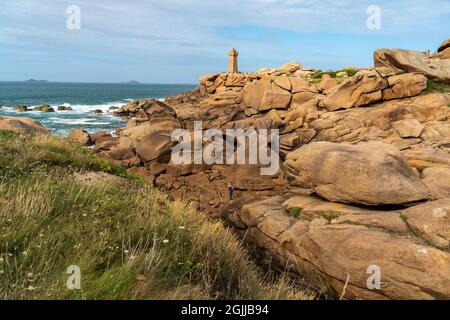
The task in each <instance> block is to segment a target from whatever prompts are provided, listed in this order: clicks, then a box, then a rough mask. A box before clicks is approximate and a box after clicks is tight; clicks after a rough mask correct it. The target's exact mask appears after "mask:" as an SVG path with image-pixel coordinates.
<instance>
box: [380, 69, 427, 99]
mask: <svg viewBox="0 0 450 320" xmlns="http://www.w3.org/2000/svg"><path fill="white" fill-rule="evenodd" d="M388 83H389V88H387V89H384V90H383V100H391V99H400V98H407V97H413V96H417V95H419V94H421V93H422V91H424V90H425V89H426V88H427V78H426V77H425V76H423V75H421V74H416V73H405V74H401V75H398V76H392V77H389V78H388Z"/></svg>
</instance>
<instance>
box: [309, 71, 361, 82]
mask: <svg viewBox="0 0 450 320" xmlns="http://www.w3.org/2000/svg"><path fill="white" fill-rule="evenodd" d="M340 72H345V73H347V75H348V76H349V77H353V76H354V75H355V74H356V73H357V72H358V70H353V69H342V70H338V71H322V70H316V71H315V72H314V73H313V74H312V75H311V79H312V80H313V81H314V80H321V79H322V76H323V75H325V74H328V75H329V76H330V77H332V78H337V74H338V73H340Z"/></svg>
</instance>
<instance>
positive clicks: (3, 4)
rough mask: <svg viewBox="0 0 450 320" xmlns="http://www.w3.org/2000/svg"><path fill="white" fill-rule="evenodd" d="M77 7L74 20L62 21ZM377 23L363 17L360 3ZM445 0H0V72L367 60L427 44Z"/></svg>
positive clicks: (112, 74)
mask: <svg viewBox="0 0 450 320" xmlns="http://www.w3.org/2000/svg"><path fill="white" fill-rule="evenodd" d="M73 5H75V6H78V8H79V9H80V16H79V17H80V19H79V21H81V25H80V28H79V29H77V28H75V29H73V28H68V27H67V21H68V19H69V22H70V21H76V20H73V19H71V18H73V16H72V14H71V13H72V12H69V13H68V12H67V10H68V7H69V6H73ZM373 5H375V6H377V7H379V8H380V10H381V11H380V12H381V14H380V17H381V20H380V21H381V23H380V28H379V29H373V28H368V27H367V20H368V19H369V18H370V15H371V14H372V13H373V12H369V13H368V11H367V10H368V7H369V6H373ZM449 37H450V1H449V0H427V1H423V0H396V1H393V0H316V1H313V0H220V1H217V0H209V1H205V0H133V1H124V0H0V81H21V80H26V79H30V78H34V79H44V80H49V81H61V82H123V81H130V80H137V81H140V82H143V83H179V84H181V83H186V84H187V83H196V82H197V80H198V78H199V77H200V76H201V75H203V74H207V73H214V72H223V71H226V68H227V59H228V51H229V49H231V48H233V47H234V48H236V49H237V50H238V51H239V67H240V71H243V72H252V71H256V70H258V69H260V68H262V67H277V66H280V65H282V64H284V63H286V62H289V61H299V62H300V63H302V65H303V66H305V67H312V68H315V69H322V70H325V69H333V70H337V69H339V68H342V67H345V66H350V65H351V66H372V65H373V51H374V50H376V49H378V48H403V49H412V50H420V51H425V50H427V49H430V50H431V51H435V50H436V49H437V47H438V46H439V45H440V43H442V42H443V41H444V40H445V39H447V38H449Z"/></svg>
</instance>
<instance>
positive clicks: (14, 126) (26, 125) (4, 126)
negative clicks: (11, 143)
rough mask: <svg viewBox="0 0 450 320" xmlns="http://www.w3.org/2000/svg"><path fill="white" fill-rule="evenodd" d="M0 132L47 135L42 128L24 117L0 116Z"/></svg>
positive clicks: (36, 122) (37, 123)
mask: <svg viewBox="0 0 450 320" xmlns="http://www.w3.org/2000/svg"><path fill="white" fill-rule="evenodd" d="M0 130H7V131H14V132H17V133H26V134H48V133H49V131H48V130H47V129H46V128H44V126H43V125H42V124H41V123H40V122H38V121H35V120H33V119H30V118H24V117H10V116H0Z"/></svg>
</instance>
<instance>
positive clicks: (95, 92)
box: [0, 82, 195, 136]
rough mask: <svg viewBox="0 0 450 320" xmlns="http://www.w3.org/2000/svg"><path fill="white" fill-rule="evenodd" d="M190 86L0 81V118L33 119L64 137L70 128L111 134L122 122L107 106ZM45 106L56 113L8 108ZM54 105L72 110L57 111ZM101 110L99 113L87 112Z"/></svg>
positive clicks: (175, 92)
mask: <svg viewBox="0 0 450 320" xmlns="http://www.w3.org/2000/svg"><path fill="white" fill-rule="evenodd" d="M194 88H195V85H191V84H128V83H124V84H111V83H54V82H0V105H1V106H2V107H1V108H0V115H9V116H21V117H28V118H32V119H35V120H37V121H39V122H40V123H42V125H44V126H45V127H46V128H48V129H50V130H51V132H52V133H53V134H56V135H61V136H67V134H68V133H69V132H70V130H72V129H74V128H83V129H86V130H87V131H88V132H97V131H111V132H113V131H114V130H115V129H117V128H121V127H124V126H125V125H126V122H125V121H124V120H123V119H121V118H118V117H116V116H114V115H113V114H112V112H113V111H110V107H121V106H122V105H125V104H127V103H129V102H131V101H133V100H136V99H145V98H149V99H150V98H151V99H157V100H161V101H163V100H164V98H166V97H168V96H174V95H178V94H180V93H182V92H186V91H192V90H193V89H194ZM44 104H48V105H50V106H52V107H53V108H54V109H55V111H56V112H51V113H44V112H40V111H28V112H16V111H15V110H14V109H13V108H11V106H13V105H26V106H28V107H29V108H30V109H32V108H34V107H36V106H41V105H44ZM58 106H67V107H71V108H72V109H73V110H72V111H58V110H57V108H58ZM97 109H99V110H102V111H103V113H102V114H95V113H92V112H90V111H92V110H97Z"/></svg>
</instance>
